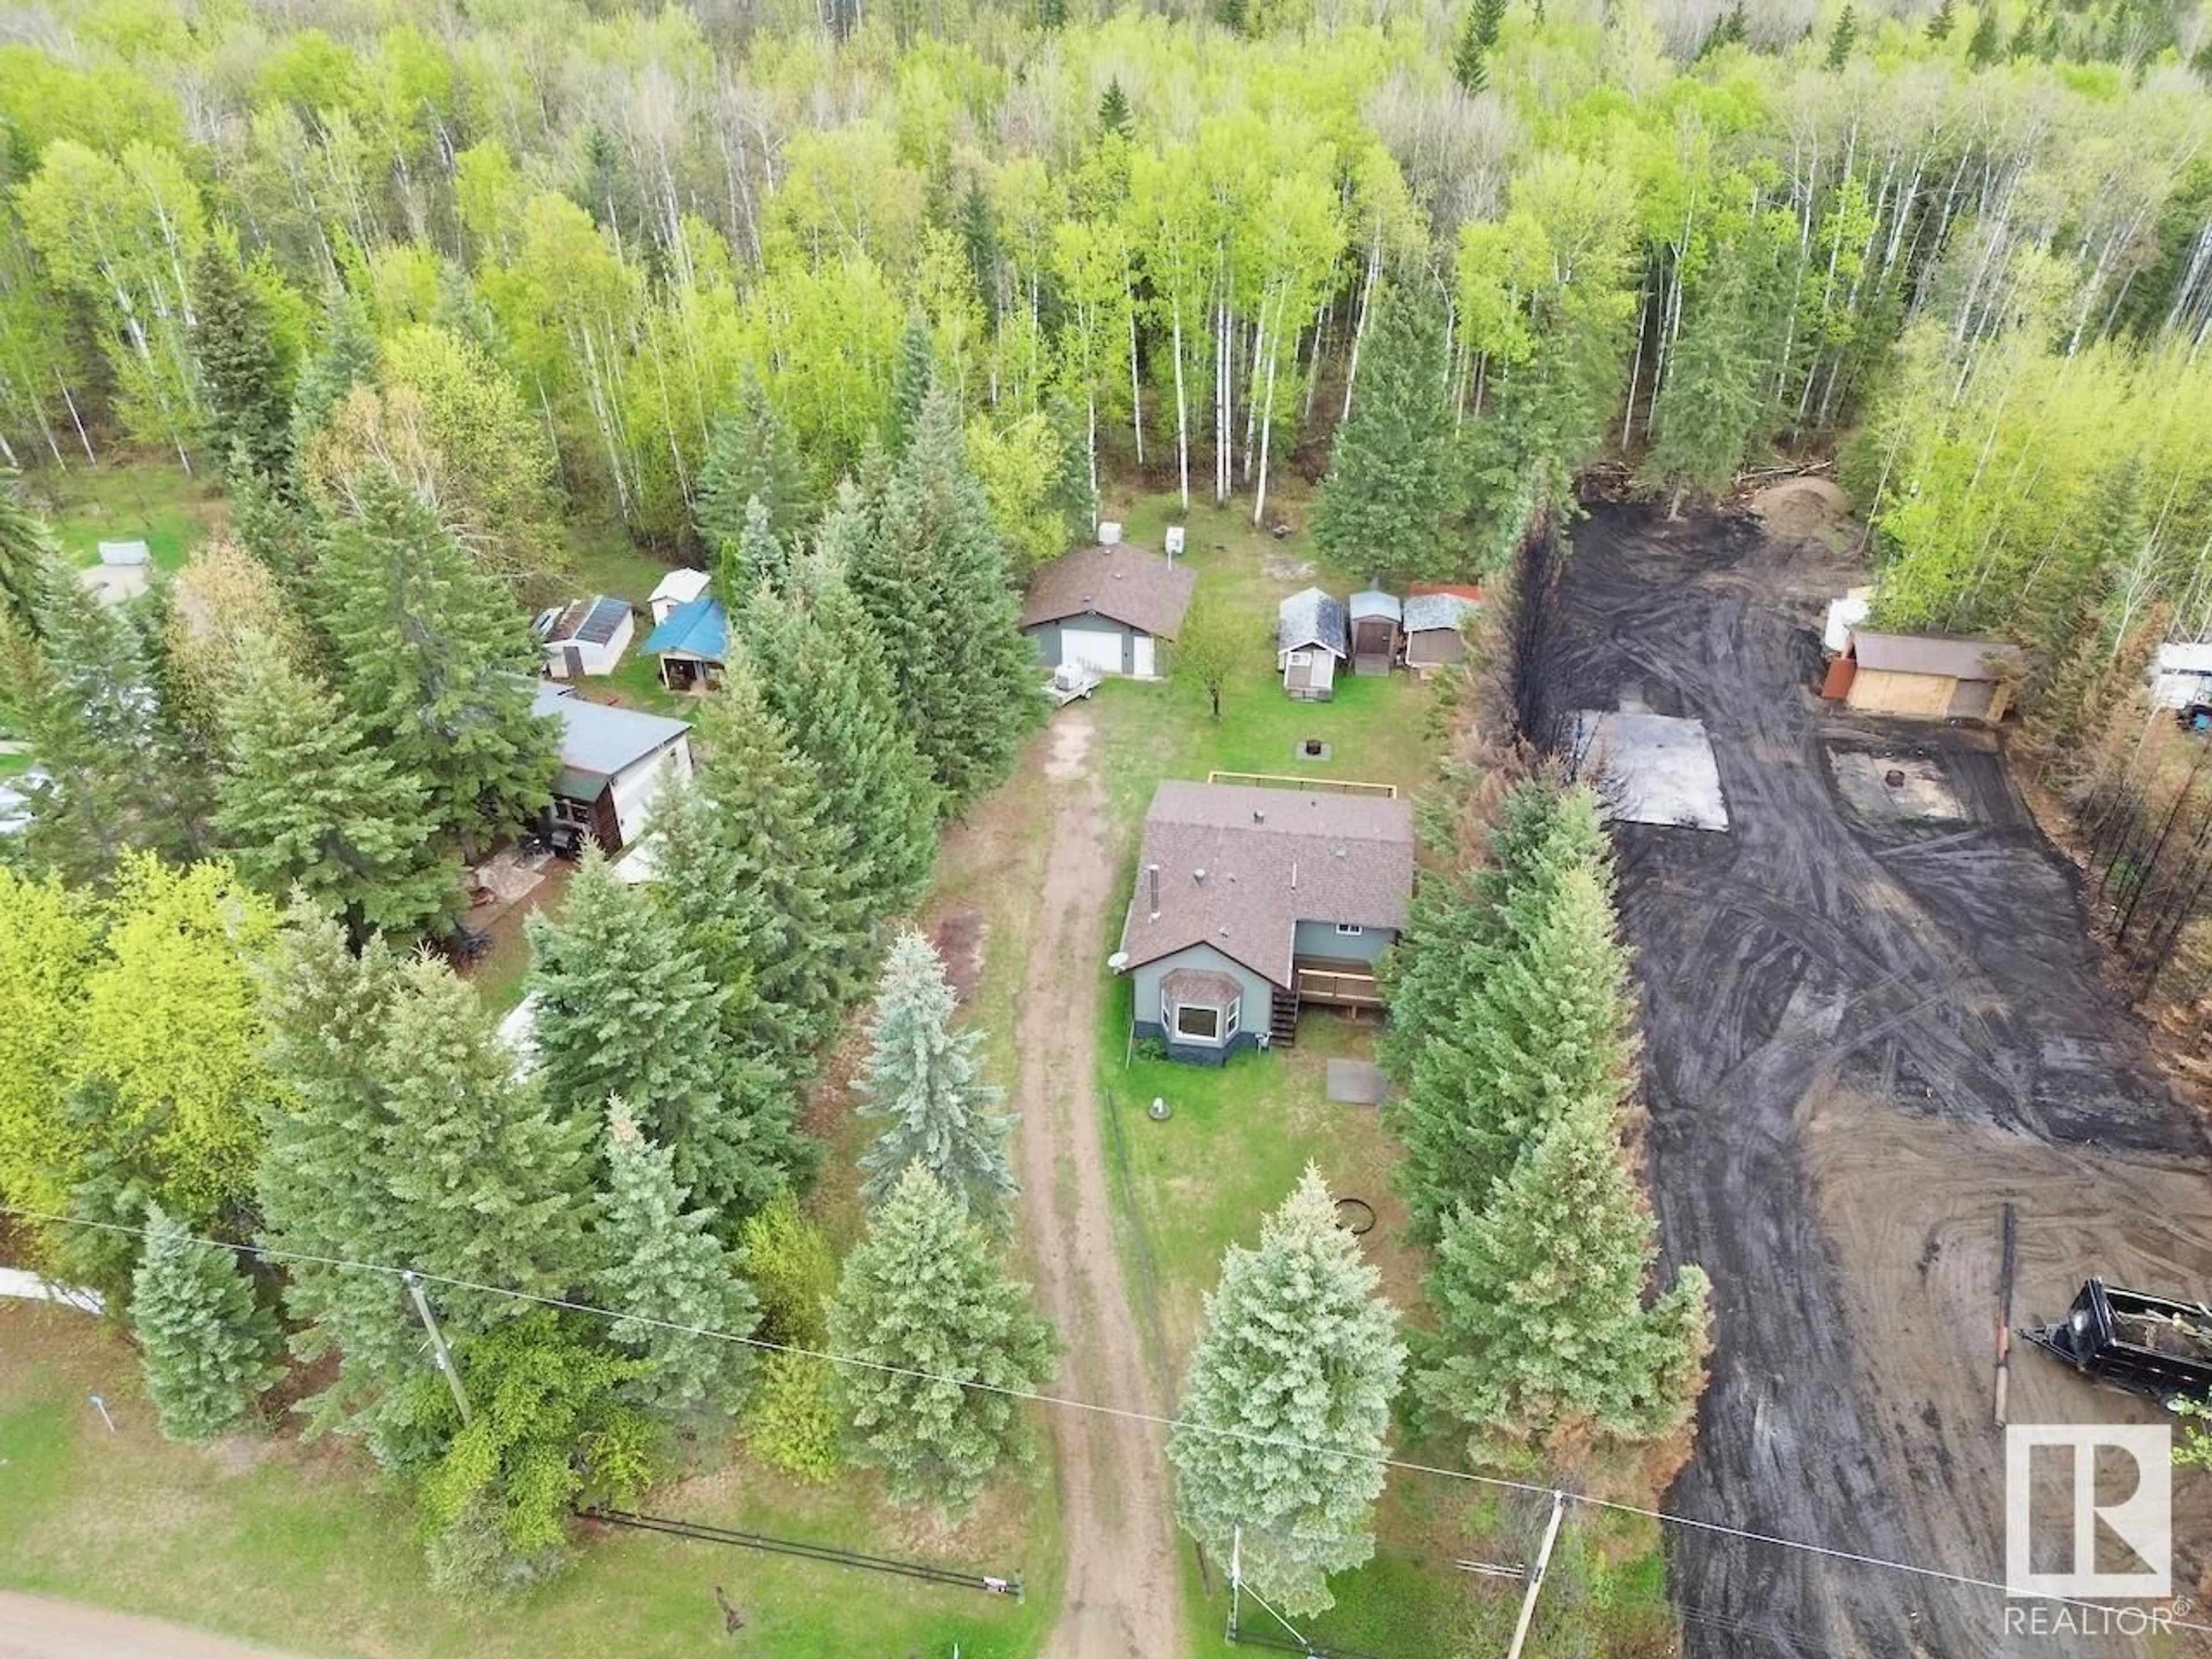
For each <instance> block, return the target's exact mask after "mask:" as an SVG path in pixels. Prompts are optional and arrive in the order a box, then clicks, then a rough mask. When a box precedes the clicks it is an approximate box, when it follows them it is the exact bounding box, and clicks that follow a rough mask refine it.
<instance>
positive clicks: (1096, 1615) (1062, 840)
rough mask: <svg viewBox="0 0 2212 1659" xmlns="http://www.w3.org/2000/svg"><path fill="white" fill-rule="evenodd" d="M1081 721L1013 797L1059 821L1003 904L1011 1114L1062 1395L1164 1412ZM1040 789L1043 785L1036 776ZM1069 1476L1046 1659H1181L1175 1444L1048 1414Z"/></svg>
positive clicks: (1088, 1419) (1053, 743)
mask: <svg viewBox="0 0 2212 1659" xmlns="http://www.w3.org/2000/svg"><path fill="white" fill-rule="evenodd" d="M1095 732H1096V728H1095V727H1094V726H1093V725H1092V721H1091V714H1090V713H1089V712H1088V711H1087V710H1084V709H1073V708H1071V709H1067V710H1065V711H1063V712H1062V713H1060V714H1058V715H1057V716H1055V717H1054V725H1053V728H1052V731H1051V732H1049V733H1048V737H1047V739H1046V741H1045V743H1044V744H1043V745H1042V749H1043V754H1042V758H1041V759H1040V757H1038V756H1037V754H1036V750H1032V758H1031V760H1030V763H1029V764H1030V767H1032V768H1035V769H1036V770H1035V771H1033V772H1031V773H1030V774H1029V775H1026V776H1024V778H1021V779H1018V780H1017V781H1015V782H1014V783H1013V784H1012V785H1010V786H1009V787H1010V788H1012V789H1016V790H1021V789H1025V788H1036V789H1040V790H1042V792H1044V796H1045V799H1046V802H1047V810H1048V811H1049V813H1050V817H1051V822H1050V829H1049V831H1048V834H1047V835H1046V836H1043V837H1042V838H1041V839H1040V840H1039V842H1037V846H1036V853H1035V854H1032V855H1031V856H1032V857H1033V858H1036V859H1037V860H1039V862H1038V864H1037V866H1036V867H1032V868H1009V869H1007V870H1006V872H1005V880H1004V884H1003V889H1002V890H1003V892H1004V893H1005V894H1006V896H1008V899H1009V902H1014V903H1018V904H1020V905H1022V906H1024V907H1025V908H1028V909H1029V910H1030V915H1031V917H1032V925H1031V927H1030V930H1029V938H1030V961H1029V971H1028V974H1027V976H1026V978H1025V980H1024V985H1023V988H1022V991H1021V994H1020V999H1019V1004H1018V1008H1019V1012H1018V1022H1017V1033H1016V1044H1017V1048H1018V1052H1019V1054H1020V1062H1019V1071H1018V1075H1017V1078H1016V1083H1015V1091H1014V1104H1015V1106H1016V1107H1017V1109H1018V1110H1019V1111H1020V1113H1021V1124H1020V1127H1019V1128H1018V1130H1017V1132H1016V1135H1015V1139H1016V1144H1017V1145H1016V1150H1017V1153H1018V1158H1019V1168H1020V1175H1021V1180H1022V1199H1021V1212H1022V1217H1023V1222H1024V1228H1025V1230H1026V1231H1027V1233H1028V1235H1029V1242H1030V1255H1031V1258H1032V1260H1033V1261H1034V1263H1035V1265H1036V1274H1037V1289H1038V1292H1039V1295H1040V1297H1041V1298H1042V1302H1043V1304H1044V1308H1045V1311H1046V1312H1047V1313H1048V1314H1049V1315H1050V1316H1052V1320H1053V1322H1054V1324H1055V1325H1057V1326H1058V1327H1059V1328H1060V1335H1061V1338H1062V1340H1064V1342H1065V1343H1066V1358H1065V1360H1064V1361H1063V1363H1062V1365H1061V1370H1060V1388H1061V1391H1062V1392H1063V1393H1066V1394H1069V1395H1073V1396H1075V1397H1076V1398H1078V1399H1082V1400H1090V1401H1099V1402H1102V1403H1104V1404H1109V1405H1113V1406H1118V1407H1130V1408H1135V1409H1139V1410H1151V1411H1153V1412H1158V1411H1159V1410H1160V1409H1161V1408H1162V1407H1163V1406H1164V1404H1165V1403H1166V1402H1164V1401H1161V1400H1160V1399H1159V1398H1158V1389H1157V1388H1156V1386H1155V1384H1154V1382H1153V1377H1152V1371H1151V1370H1150V1369H1149V1368H1148V1366H1147V1365H1146V1359H1145V1351H1144V1347H1143V1346H1142V1344H1141V1342H1140V1340H1139V1336H1138V1331H1137V1322H1136V1318H1135V1316H1134V1314H1133V1311H1132V1304H1131V1302H1130V1299H1129V1287H1128V1285H1127V1279H1126V1276H1125V1275H1124V1273H1122V1268H1121V1252H1120V1250H1119V1249H1117V1248H1116V1245H1115V1237H1114V1207H1113V1204H1112V1201H1111V1199H1110V1197H1109V1191H1108V1186H1107V1182H1108V1164H1107V1154H1106V1149H1105V1147H1104V1146H1103V1144H1102V1136H1101V1124H1100V1115H1101V1112H1102V1109H1103V1107H1102V1103H1101V1102H1100V1100H1099V1097H1098V1084H1097V1079H1098V1051H1097V1032H1098V1016H1099V1009H1100V1004H1101V1001H1102V999H1103V996H1104V984H1103V979H1104V974H1105V952H1106V951H1107V950H1108V949H1109V946H1108V945H1106V943H1105V939H1106V930H1107V914H1106V912H1107V908H1108V906H1109V904H1110V903H1111V902H1113V898H1114V895H1115V890H1116V889H1117V887H1118V886H1119V872H1120V868H1121V858H1122V856H1123V854H1122V851H1121V848H1116V847H1115V846H1114V845H1113V844H1112V842H1111V838H1110V837H1109V835H1108V833H1107V829H1106V824H1107V814H1106V802H1105V796H1104V792H1103V789H1102V787H1101V786H1100V783H1099V780H1098V772H1097V757H1096V755H1095V754H1094V753H1093V752H1092V746H1091V745H1092V742H1093V738H1094V736H1095ZM1040 774H1041V775H1040ZM1051 1428H1052V1435H1053V1440H1054V1448H1055V1449H1056V1451H1057V1453H1058V1458H1057V1462H1058V1464H1059V1470H1060V1525H1061V1528H1062V1530H1063V1532H1064V1533H1065V1534H1066V1551H1067V1589H1066V1599H1065V1600H1064V1601H1063V1602H1062V1604H1061V1608H1060V1623H1059V1625H1058V1626H1055V1627H1054V1631H1053V1633H1052V1638H1051V1639H1050V1641H1049V1642H1048V1643H1047V1644H1046V1646H1045V1655H1046V1659H1138V1656H1142V1659H1173V1656H1174V1655H1176V1653H1177V1652H1178V1651H1180V1650H1181V1648H1182V1633H1181V1620H1180V1618H1179V1617H1178V1610H1179V1609H1180V1607H1181V1606H1182V1592H1181V1589H1180V1586H1179V1584H1178V1582H1177V1579H1176V1559H1175V1533H1174V1520H1173V1510H1172V1506H1171V1500H1170V1495H1169V1492H1168V1474H1167V1454H1166V1443H1165V1438H1164V1435H1163V1434H1162V1433H1161V1431H1159V1430H1158V1429H1156V1428H1153V1427H1152V1426H1151V1425H1146V1424H1142V1423H1136V1422H1132V1421H1129V1420H1127V1419H1120V1418H1112V1417H1103V1416H1098V1415H1096V1414H1093V1413H1080V1412H1071V1411H1055V1412H1054V1413H1051Z"/></svg>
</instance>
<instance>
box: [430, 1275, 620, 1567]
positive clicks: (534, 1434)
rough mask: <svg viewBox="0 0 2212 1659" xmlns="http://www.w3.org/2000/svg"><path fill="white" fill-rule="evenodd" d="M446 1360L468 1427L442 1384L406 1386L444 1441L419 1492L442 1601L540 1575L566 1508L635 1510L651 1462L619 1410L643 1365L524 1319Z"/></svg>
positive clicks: (570, 1329) (558, 1326) (551, 1317)
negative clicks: (455, 1370) (595, 1505)
mask: <svg viewBox="0 0 2212 1659" xmlns="http://www.w3.org/2000/svg"><path fill="white" fill-rule="evenodd" d="M453 1357H454V1363H455V1364H456V1365H457V1366H458V1367H459V1371H460V1375H461V1377H462V1380H463V1382H464V1383H465V1384H466V1385H467V1387H468V1390H469V1395H470V1401H471V1406H472V1407H473V1411H472V1413H471V1420H470V1421H469V1423H468V1424H466V1425H463V1424H462V1423H461V1422H460V1420H459V1413H458V1411H457V1409H456V1408H455V1407H454V1405H453V1401H452V1400H451V1399H450V1398H449V1397H448V1395H447V1389H446V1384H445V1381H444V1379H443V1378H441V1377H440V1376H437V1375H435V1373H432V1374H431V1375H429V1376H425V1377H422V1378H421V1379H420V1380H418V1381H417V1382H416V1384H415V1389H416V1393H417V1394H418V1395H419V1396H420V1401H419V1406H418V1410H419V1412H420V1413H421V1415H422V1418H423V1419H425V1420H426V1421H427V1422H428V1424H429V1425H432V1426H433V1427H434V1428H435V1429H436V1430H437V1431H441V1432H442V1433H443V1434H446V1435H448V1436H450V1438H449V1439H448V1440H447V1443H446V1449H445V1450H444V1452H443V1453H442V1454H441V1455H440V1457H439V1458H438V1460H437V1462H435V1463H434V1464H433V1465H432V1466H431V1467H430V1468H429V1469H428V1472H427V1473H426V1474H424V1476H423V1479H422V1522H423V1528H424V1530H425V1531H426V1533H428V1535H429V1542H430V1563H431V1575H432V1580H433V1582H434V1583H436V1584H437V1585H438V1586H439V1587H440V1588H441V1589H445V1590H447V1592H448V1593H457V1592H460V1591H464V1590H468V1589H487V1588H496V1587H498V1586H500V1585H501V1584H503V1583H517V1582H520V1581H523V1580H526V1579H528V1578H531V1577H537V1576H538V1575H539V1574H540V1573H542V1572H543V1571H545V1570H546V1568H547V1567H549V1566H550V1565H552V1563H553V1561H554V1560H555V1559H557V1555H558V1553H559V1552H560V1550H561V1547H562V1544H563V1542H564V1541H566V1539H567V1536H568V1514H569V1510H570V1507H571V1505H572V1504H575V1503H578V1502H580V1501H582V1502H599V1503H607V1504H615V1505H617V1506H626V1505H628V1504H631V1503H634V1502H635V1500H636V1498H637V1496H638V1494H639V1493H640V1492H642V1491H643V1490H644V1489H645V1487H646V1486H647V1484H649V1482H650V1480H651V1479H652V1477H653V1474H654V1473H655V1471H656V1469H657V1468H658V1459H659V1436H658V1434H657V1433H656V1431H654V1429H653V1425H652V1424H651V1422H650V1421H649V1420H648V1419H647V1418H646V1417H645V1416H644V1415H643V1414H642V1413H640V1412H638V1411H637V1410H635V1408H634V1407H630V1406H628V1405H626V1404H624V1403H623V1395H624V1391H625V1390H626V1389H628V1388H629V1386H630V1385H632V1384H634V1383H636V1382H638V1381H639V1380H640V1379H641V1378H642V1377H643V1376H645V1375H646V1374H647V1371H648V1370H650V1364H649V1362H647V1361H645V1360H641V1359H632V1358H624V1357H623V1356H622V1355H619V1354H617V1353H614V1352H610V1351H609V1350H608V1349H606V1348H605V1347H603V1346H600V1345H599V1342H598V1341H596V1340H594V1339H593V1338H592V1336H591V1334H589V1333H588V1331H587V1329H586V1328H585V1327H584V1326H582V1325H581V1323H580V1322H576V1321H574V1320H573V1319H572V1318H571V1316H566V1315H562V1314H557V1313H556V1312H554V1311H553V1310H550V1309H546V1308H536V1309H532V1310H530V1311H529V1312H527V1313H525V1314H523V1315H522V1316H520V1317H519V1318H517V1319H514V1320H512V1321H510V1322H508V1323H507V1324H506V1325H505V1326H503V1327H502V1328H500V1329H498V1330H496V1331H491V1332H488V1333H486V1334H483V1335H482V1336H477V1337H472V1338H469V1339H466V1340H463V1341H461V1342H459V1343H457V1344H456V1345H455V1347H454V1356H453Z"/></svg>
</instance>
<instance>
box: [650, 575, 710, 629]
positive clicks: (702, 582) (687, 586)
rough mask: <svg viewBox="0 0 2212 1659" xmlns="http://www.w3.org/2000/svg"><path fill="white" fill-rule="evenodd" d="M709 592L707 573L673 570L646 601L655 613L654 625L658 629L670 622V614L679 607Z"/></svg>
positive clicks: (661, 580) (663, 578)
mask: <svg viewBox="0 0 2212 1659" xmlns="http://www.w3.org/2000/svg"><path fill="white" fill-rule="evenodd" d="M706 591H707V573H706V572H705V571H703V570H671V571H670V572H669V573H668V574H666V575H665V576H663V577H662V578H661V579H660V580H659V584H658V585H657V586H655V587H654V588H653V597H652V598H651V599H647V601H646V605H647V609H649V610H650V611H652V612H653V626H654V627H656V628H658V627H659V625H660V624H661V623H665V622H666V621H667V620H668V616H669V613H670V612H671V611H674V610H675V609H676V608H677V607H678V605H689V604H690V603H691V601H692V600H694V599H697V598H698V597H699V596H700V595H701V594H702V593H703V592H706Z"/></svg>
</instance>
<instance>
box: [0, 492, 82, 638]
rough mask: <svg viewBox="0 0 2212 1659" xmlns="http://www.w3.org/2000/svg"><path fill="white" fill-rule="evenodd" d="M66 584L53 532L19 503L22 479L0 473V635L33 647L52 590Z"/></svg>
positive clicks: (24, 502)
mask: <svg viewBox="0 0 2212 1659" xmlns="http://www.w3.org/2000/svg"><path fill="white" fill-rule="evenodd" d="M68 579H69V573H68V570H67V568H65V567H64V564H63V562H62V556H61V550H60V548H59V547H58V546H56V545H55V543H54V532H53V529H52V526H50V525H48V524H47V523H46V520H44V519H43V518H41V517H40V516H39V514H38V513H34V512H33V511H32V510H31V507H30V505H29V503H28V502H27V501H24V499H23V481H22V477H21V474H19V473H15V472H12V471H6V470H4V469H0V631H3V630H6V629H14V630H15V631H16V632H17V633H20V634H21V635H22V636H23V637H24V638H26V639H27V640H29V641H31V642H32V643H33V644H36V643H37V642H38V641H39V640H40V637H41V635H43V633H44V631H45V623H44V622H43V620H42V617H43V615H44V613H45V611H46V605H47V602H48V599H49V598H50V597H51V595H52V592H53V589H54V586H55V585H56V584H57V583H59V582H62V581H65V580H68Z"/></svg>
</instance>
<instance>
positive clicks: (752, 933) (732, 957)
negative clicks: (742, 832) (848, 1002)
mask: <svg viewBox="0 0 2212 1659" xmlns="http://www.w3.org/2000/svg"><path fill="white" fill-rule="evenodd" d="M652 833H653V870H654V874H655V877H656V879H655V880H654V882H653V884H652V891H653V899H654V902H656V903H657V904H659V907H660V909H661V911H662V913H663V914H664V915H666V916H667V918H668V919H669V921H670V922H671V924H672V925H673V926H674V927H675V928H676V930H677V932H678V934H679V935H680V936H681V937H682V939H683V941H684V949H685V950H687V951H690V953H691V954H692V955H693V956H694V957H697V958H698V962H699V966H700V969H701V970H702V972H703V973H705V975H706V976H707V981H708V984H710V985H713V986H714V987H716V988H717V989H718V990H720V993H721V1005H720V1010H719V1024H720V1031H721V1040H722V1042H723V1043H724V1045H725V1046H726V1048H728V1050H729V1051H730V1053H732V1054H734V1055H737V1056H738V1057H739V1058H740V1059H744V1060H753V1061H757V1062H760V1063H762V1064H763V1065H766V1066H769V1067H770V1068H772V1069H773V1071H774V1073H775V1075H776V1076H777V1077H779V1078H782V1079H787V1082H786V1085H785V1086H786V1088H787V1091H789V1092H790V1093H791V1094H792V1095H793V1096H794V1097H795V1096H796V1094H797V1083H798V1079H800V1078H801V1077H803V1076H804V1075H805V1073H806V1071H807V1070H808V1068H809V1066H811V1054H810V1053H809V1051H810V1049H811V1047H812V1036H811V1027H809V1025H808V1024H807V1023H806V1022H805V1021H803V1020H800V1019H799V1018H796V1017H795V1016H794V1015H793V1013H792V1012H790V1011H788V1010H787V1009H784V1008H782V1007H781V1006H777V1005H775V1004H773V1003H771V1002H769V1000H767V999H766V998H765V997H763V994H761V991H760V974H761V969H762V967H763V964H764V963H767V962H768V961H769V957H771V955H772V953H773V952H774V951H776V950H778V949H780V948H781V945H780V944H779V941H781V939H784V937H785V933H784V928H785V926H786V924H785V923H784V921H782V919H781V918H779V917H777V916H775V915H772V914H770V912H769V908H768V902H767V900H766V897H765V896H764V895H763V890H762V888H761V885H760V884H759V882H758V881H757V880H754V879H749V878H746V876H745V875H744V869H745V866H744V860H742V859H741V857H740V855H739V848H738V846H737V845H736V844H735V843H736V842H737V841H738V832H737V831H736V830H735V829H733V828H732V827H730V826H728V825H726V823H725V821H724V817H723V815H722V812H721V811H720V809H718V808H717V807H716V806H715V805H714V803H713V802H711V801H709V800H708V799H707V797H706V795H705V793H703V792H702V790H701V788H700V787H699V786H698V784H697V783H696V782H695V781H692V780H690V779H688V778H671V779H670V780H669V781H668V782H667V783H666V784H665V785H664V786H663V787H662V788H661V792H660V794H659V798H658V799H655V801H654V802H653V831H652Z"/></svg>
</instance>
